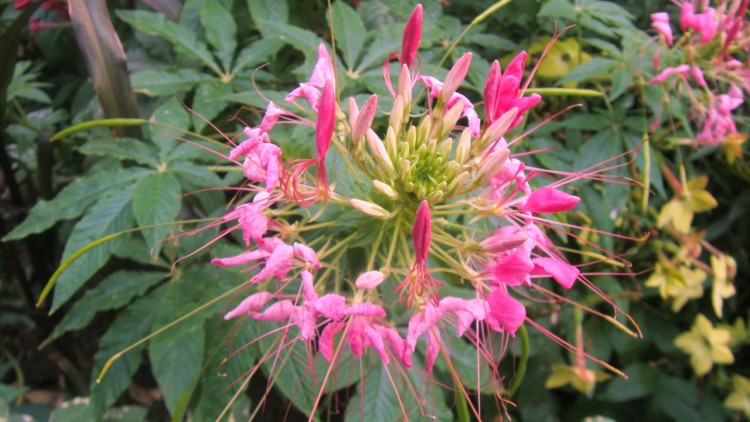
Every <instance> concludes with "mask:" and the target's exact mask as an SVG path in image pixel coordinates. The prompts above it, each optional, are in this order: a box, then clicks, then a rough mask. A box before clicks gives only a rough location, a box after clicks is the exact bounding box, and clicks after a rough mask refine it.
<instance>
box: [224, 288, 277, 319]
mask: <svg viewBox="0 0 750 422" xmlns="http://www.w3.org/2000/svg"><path fill="white" fill-rule="evenodd" d="M272 298H273V295H272V294H271V293H268V292H258V293H255V294H252V295H250V296H248V297H247V299H245V300H243V301H242V302H240V304H239V305H237V307H235V308H234V309H232V310H231V311H229V312H228V313H227V314H226V315H224V319H227V320H229V319H232V318H236V317H238V316H241V315H245V314H249V313H250V312H253V311H256V310H258V309H261V308H262V307H264V306H266V303H268V301H269V300H271V299H272Z"/></svg>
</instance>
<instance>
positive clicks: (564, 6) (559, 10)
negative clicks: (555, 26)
mask: <svg viewBox="0 0 750 422" xmlns="http://www.w3.org/2000/svg"><path fill="white" fill-rule="evenodd" d="M537 16H538V17H545V18H552V19H560V18H563V19H568V20H569V21H571V22H575V20H576V17H577V14H576V9H575V6H574V5H573V4H572V3H571V2H569V1H567V0H550V1H549V2H547V3H545V5H544V6H542V8H541V9H539V13H537Z"/></svg>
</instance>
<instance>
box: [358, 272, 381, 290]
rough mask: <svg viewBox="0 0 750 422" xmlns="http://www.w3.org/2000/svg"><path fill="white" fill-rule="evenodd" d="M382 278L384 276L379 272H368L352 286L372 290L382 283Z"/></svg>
mask: <svg viewBox="0 0 750 422" xmlns="http://www.w3.org/2000/svg"><path fill="white" fill-rule="evenodd" d="M384 277H385V275H384V274H383V273H381V272H380V271H368V272H366V273H363V274H361V275H360V276H359V277H357V281H355V282H354V285H355V286H357V288H358V289H365V290H372V289H374V288H376V287H378V286H379V285H380V283H382V282H383V278H384Z"/></svg>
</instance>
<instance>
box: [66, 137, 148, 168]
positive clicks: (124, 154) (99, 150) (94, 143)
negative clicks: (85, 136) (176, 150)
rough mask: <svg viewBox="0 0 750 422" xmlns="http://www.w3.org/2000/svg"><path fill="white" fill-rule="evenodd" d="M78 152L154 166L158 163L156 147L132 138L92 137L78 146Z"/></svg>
mask: <svg viewBox="0 0 750 422" xmlns="http://www.w3.org/2000/svg"><path fill="white" fill-rule="evenodd" d="M78 152H80V153H81V154H85V155H95V156H103V157H114V158H117V159H120V160H133V161H135V162H137V163H139V164H143V165H146V166H151V167H156V166H157V165H158V164H159V161H158V160H157V159H156V148H154V147H153V145H151V144H148V143H146V142H143V141H140V140H138V139H134V138H104V139H92V140H90V141H88V142H86V143H85V144H83V145H82V146H81V147H79V148H78Z"/></svg>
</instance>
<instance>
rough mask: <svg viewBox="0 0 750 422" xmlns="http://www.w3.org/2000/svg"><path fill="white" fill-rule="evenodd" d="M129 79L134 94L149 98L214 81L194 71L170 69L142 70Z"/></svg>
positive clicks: (187, 89)
mask: <svg viewBox="0 0 750 422" xmlns="http://www.w3.org/2000/svg"><path fill="white" fill-rule="evenodd" d="M131 78H132V81H133V88H134V89H135V90H136V92H140V93H141V94H146V95H150V96H160V95H172V94H174V93H176V92H184V91H189V90H191V89H193V87H194V86H195V85H196V84H198V83H200V82H205V81H209V80H212V79H215V78H214V77H212V76H211V75H207V74H205V73H202V72H199V71H197V70H195V69H189V68H187V69H186V68H171V67H170V68H160V69H148V70H144V71H143V72H138V73H136V74H134V75H133V76H132V77H131Z"/></svg>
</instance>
